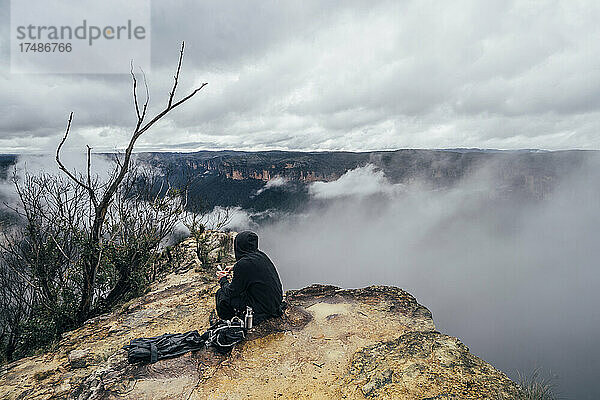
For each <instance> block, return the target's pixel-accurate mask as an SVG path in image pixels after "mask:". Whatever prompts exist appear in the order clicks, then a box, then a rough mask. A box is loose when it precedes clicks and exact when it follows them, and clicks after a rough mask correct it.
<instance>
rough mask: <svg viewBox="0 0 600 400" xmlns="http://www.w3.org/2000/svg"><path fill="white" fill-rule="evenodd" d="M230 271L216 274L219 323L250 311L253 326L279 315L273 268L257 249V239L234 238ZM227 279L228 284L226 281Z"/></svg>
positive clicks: (248, 234) (247, 234)
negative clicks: (233, 259)
mask: <svg viewBox="0 0 600 400" xmlns="http://www.w3.org/2000/svg"><path fill="white" fill-rule="evenodd" d="M234 250H235V260H236V263H235V264H234V265H233V267H227V268H226V269H225V270H222V271H217V278H218V279H219V284H220V285H221V288H220V289H219V290H218V291H217V294H216V306H217V307H216V308H217V314H218V315H219V318H221V319H227V320H228V319H231V318H233V317H234V316H238V317H240V318H242V320H243V317H244V314H245V313H246V307H247V306H250V307H252V310H253V313H254V325H257V324H259V323H260V322H261V321H264V320H265V319H267V318H271V317H277V316H280V315H281V313H282V300H283V289H282V287H281V281H280V280H279V275H278V274H277V270H276V269H275V266H274V265H273V263H272V262H271V260H270V259H269V257H267V255H266V254H265V253H263V252H262V251H260V250H259V249H258V235H257V234H256V233H254V232H251V231H244V232H240V233H238V234H237V236H236V237H235V240H234ZM229 278H231V282H230V281H229Z"/></svg>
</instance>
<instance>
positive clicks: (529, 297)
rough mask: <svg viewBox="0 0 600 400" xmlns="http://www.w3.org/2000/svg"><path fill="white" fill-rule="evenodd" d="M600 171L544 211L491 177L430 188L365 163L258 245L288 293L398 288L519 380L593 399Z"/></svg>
mask: <svg viewBox="0 0 600 400" xmlns="http://www.w3.org/2000/svg"><path fill="white" fill-rule="evenodd" d="M599 165H600V163H598V162H597V160H595V161H593V162H590V164H589V165H586V167H585V168H583V169H582V170H579V171H577V173H575V174H572V175H569V176H568V177H565V178H563V179H562V180H561V181H560V182H559V183H558V184H557V187H556V189H555V191H554V193H553V194H552V195H551V196H550V197H549V198H547V199H546V200H544V201H541V202H536V203H534V202H527V201H524V200H515V199H512V200H500V199H498V198H497V197H496V196H494V195H492V193H494V191H495V189H497V185H496V184H495V182H494V181H493V179H491V178H489V176H491V175H492V174H488V173H487V171H485V170H484V171H482V172H481V173H480V174H478V175H477V176H475V177H471V178H469V179H466V180H464V181H463V182H461V183H460V184H459V185H457V186H456V187H454V188H452V189H448V190H440V191H428V190H423V189H421V188H420V186H419V185H418V184H415V185H408V186H403V185H393V184H390V183H389V181H388V180H387V179H386V178H385V176H384V175H383V173H382V172H381V171H377V170H376V168H374V167H372V166H367V167H364V168H361V169H358V170H354V171H349V172H348V173H347V174H346V175H345V176H343V177H341V178H340V179H339V180H338V181H336V182H331V183H315V184H313V186H312V187H311V188H310V192H311V194H312V196H313V201H312V203H313V204H312V205H311V206H310V207H309V208H308V211H306V212H305V213H303V214H302V215H293V216H288V217H286V218H283V219H281V220H279V221H278V222H276V223H273V224H270V225H267V226H261V227H259V231H260V232H259V233H260V235H261V247H262V248H263V249H264V250H265V251H266V252H267V253H268V254H269V255H270V256H271V257H272V258H273V260H274V262H275V263H276V265H277V266H278V268H279V270H280V274H281V276H282V280H283V282H284V285H285V286H286V288H288V289H289V288H297V287H302V286H305V285H309V284H312V283H315V282H320V283H331V284H334V285H338V286H342V287H360V286H366V285H371V284H386V285H395V286H399V287H401V288H403V289H405V290H407V291H408V292H410V293H411V294H413V295H414V296H415V297H416V298H417V299H418V301H419V302H420V303H421V304H424V305H425V306H427V307H428V308H429V309H430V310H431V311H432V312H433V316H434V320H435V322H436V325H437V327H438V329H439V330H440V331H442V332H445V333H448V334H451V335H454V336H457V337H459V338H461V340H463V341H464V343H465V344H467V345H468V346H469V347H470V348H471V350H472V351H473V352H474V353H475V354H477V355H479V356H481V357H482V358H484V359H486V360H487V361H489V362H491V363H492V364H494V365H495V366H496V367H498V368H500V369H501V370H504V371H505V372H507V373H509V374H510V375H512V376H513V377H515V375H516V374H515V372H516V371H517V370H520V371H525V372H527V371H531V370H532V369H533V368H534V367H536V366H539V367H542V368H544V369H545V370H546V371H548V370H551V371H552V372H553V373H555V374H556V375H557V376H558V381H557V383H558V384H559V387H560V390H561V392H562V393H563V395H564V397H565V398H576V399H592V398H594V399H595V398H598V396H599V395H600V389H599V388H598V387H597V385H596V382H595V379H594V378H595V377H596V374H597V371H599V370H600V339H599V338H600V336H599V335H598V334H597V332H598V330H599V329H600V313H599V312H598V310H597V305H598V304H600V294H598V287H599V284H600V272H599V271H598V268H597V265H598V262H597V260H598V258H599V256H600V246H598V245H597V242H598V239H597V238H598V237H599V234H600V202H599V201H598V199H600V179H599V178H600V176H599V173H598V172H597V171H598V168H597V167H598V166H599ZM491 168H493V166H492V167H491Z"/></svg>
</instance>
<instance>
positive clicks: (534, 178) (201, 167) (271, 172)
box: [143, 150, 595, 205]
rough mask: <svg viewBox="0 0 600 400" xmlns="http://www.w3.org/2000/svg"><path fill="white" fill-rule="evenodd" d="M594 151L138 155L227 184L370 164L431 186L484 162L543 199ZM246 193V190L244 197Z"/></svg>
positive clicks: (501, 188)
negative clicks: (216, 177)
mask: <svg viewBox="0 0 600 400" xmlns="http://www.w3.org/2000/svg"><path fill="white" fill-rule="evenodd" d="M594 153H595V152H583V151H560V152H527V151H522V152H488V151H441V150H397V151H379V152H363V153H351V152H320V153H301V152H284V151H271V152H255V153H253V152H199V153H178V154H175V153H149V154H146V155H144V156H143V157H145V158H146V159H147V160H149V161H150V162H151V163H154V164H155V165H158V166H160V167H162V168H164V169H171V170H174V171H175V170H177V169H181V168H182V167H186V168H188V169H189V170H190V171H193V174H195V175H197V176H200V177H205V176H219V177H222V178H223V179H224V180H225V181H223V182H222V183H221V184H222V185H225V184H226V183H227V181H229V182H231V183H230V185H233V186H235V182H242V181H249V182H256V183H257V184H264V182H267V181H269V180H271V179H274V178H276V177H281V178H285V179H286V180H288V181H291V182H298V183H302V184H309V183H311V182H315V181H326V182H328V181H333V180H336V179H338V178H339V177H340V176H342V175H343V174H344V173H346V172H347V171H348V170H350V169H354V168H358V167H361V166H365V165H367V164H373V165H375V166H376V167H378V168H380V169H381V170H382V171H383V172H384V173H385V175H386V177H388V178H389V179H390V181H391V182H393V183H411V182H415V181H418V182H419V183H421V184H425V185H428V186H430V187H432V188H446V187H450V186H452V185H454V184H455V183H457V182H458V181H460V180H461V179H463V178H465V177H469V176H472V175H474V174H476V173H478V172H480V171H481V170H482V169H483V168H487V173H488V174H489V175H490V178H493V179H494V182H495V183H496V185H497V188H498V190H497V195H498V196H500V197H510V196H515V195H519V196H525V197H529V198H533V199H543V198H545V197H546V196H547V195H548V194H549V193H550V192H551V191H552V189H553V186H554V185H555V184H556V181H557V179H558V178H559V177H561V176H563V175H565V174H568V173H570V172H572V171H574V170H575V169H576V168H577V167H579V166H580V165H582V164H583V163H584V162H585V161H586V159H587V158H588V157H590V156H591V155H593V154H594ZM211 182H212V181H211ZM213 184H214V182H213ZM198 185H202V183H201V181H198ZM251 186H252V184H251ZM236 187H239V186H236ZM252 187H255V185H254V186H252ZM249 195H251V193H248V194H247V195H246V197H248V196H249ZM224 197H226V196H224ZM238 205H241V204H238Z"/></svg>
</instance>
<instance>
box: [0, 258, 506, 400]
mask: <svg viewBox="0 0 600 400" xmlns="http://www.w3.org/2000/svg"><path fill="white" fill-rule="evenodd" d="M213 276H214V273H213V271H210V270H209V271H204V270H198V269H197V268H196V269H195V268H190V269H189V270H187V271H185V272H181V271H180V272H179V273H173V274H170V275H168V276H167V277H166V278H165V279H163V280H162V281H160V282H158V283H156V284H154V285H153V286H152V288H151V291H150V292H149V293H147V294H146V295H145V296H143V297H141V298H138V299H134V300H132V301H130V302H129V303H127V304H124V305H123V306H122V307H120V308H119V309H117V310H115V311H114V312H112V313H109V314H105V315H102V316H100V317H97V318H95V319H93V320H90V321H88V322H87V323H86V324H85V325H84V326H83V327H81V328H79V329H77V330H75V331H72V332H69V333H67V334H65V335H64V337H63V339H62V340H61V341H60V343H58V345H57V346H56V351H52V352H47V353H45V354H41V355H39V356H34V357H28V358H25V359H22V360H19V361H16V362H14V363H11V364H8V365H5V366H3V367H2V370H1V371H0V398H2V399H86V400H90V399H231V400H235V399H250V398H252V399H253V398H261V399H364V398H380V399H422V400H425V399H485V398H489V399H495V398H496V396H497V395H502V396H504V398H511V397H512V396H513V395H514V394H515V393H516V390H517V387H516V385H515V384H514V383H513V382H512V381H511V380H510V379H508V378H507V377H506V375H504V374H503V373H502V372H500V371H498V370H496V369H495V368H494V367H492V366H491V365H490V364H488V363H486V362H485V361H483V360H481V359H480V358H478V357H476V356H474V355H472V354H470V353H469V350H468V348H467V347H466V346H465V345H464V344H462V343H461V342H460V340H458V339H457V338H454V337H450V336H447V335H444V334H441V333H439V332H437V331H435V326H434V322H433V319H432V316H431V313H430V312H429V310H427V309H426V308H425V307H423V306H422V305H420V304H419V303H417V301H416V300H415V299H414V297H412V296H411V295H410V294H408V293H407V292H405V291H403V290H401V289H398V288H395V287H388V286H371V287H367V288H362V289H340V288H337V287H333V286H326V285H312V286H309V287H307V288H304V289H300V290H291V291H288V292H287V293H286V301H287V303H288V307H287V309H286V312H285V315H284V316H283V317H282V318H277V319H273V320H269V321H266V322H265V323H263V324H261V325H260V326H258V327H256V328H254V329H252V331H251V332H250V334H249V337H248V339H247V340H246V341H245V342H243V343H241V344H240V345H238V346H237V347H236V348H235V349H234V350H233V351H232V353H231V354H230V355H229V356H222V355H219V354H216V353H214V352H213V351H212V350H210V349H207V350H202V351H198V352H195V353H188V354H186V355H183V356H181V357H177V358H173V359H167V360H161V361H159V362H157V363H155V364H151V365H129V364H128V363H127V359H126V352H125V351H124V350H122V349H121V347H122V346H123V345H125V344H127V343H128V342H129V341H130V340H131V339H134V338H136V337H141V336H156V335H160V334H163V333H175V332H185V331H188V330H193V329H197V330H199V331H203V330H204V329H206V328H207V327H208V326H209V322H208V321H209V315H210V313H211V311H212V310H213V308H214V293H215V292H216V290H217V286H218V285H217V283H216V282H215V280H214V278H213ZM73 354H75V355H83V354H85V363H84V364H77V367H78V368H75V365H72V362H73V360H72V357H71V360H70V357H69V355H73Z"/></svg>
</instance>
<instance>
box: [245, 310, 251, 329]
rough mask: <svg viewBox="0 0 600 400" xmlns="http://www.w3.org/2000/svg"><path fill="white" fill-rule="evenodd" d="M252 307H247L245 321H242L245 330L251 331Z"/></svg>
mask: <svg viewBox="0 0 600 400" xmlns="http://www.w3.org/2000/svg"><path fill="white" fill-rule="evenodd" d="M252 318H253V316H252V307H250V306H247V307H246V319H245V321H244V326H245V327H246V329H252Z"/></svg>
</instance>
